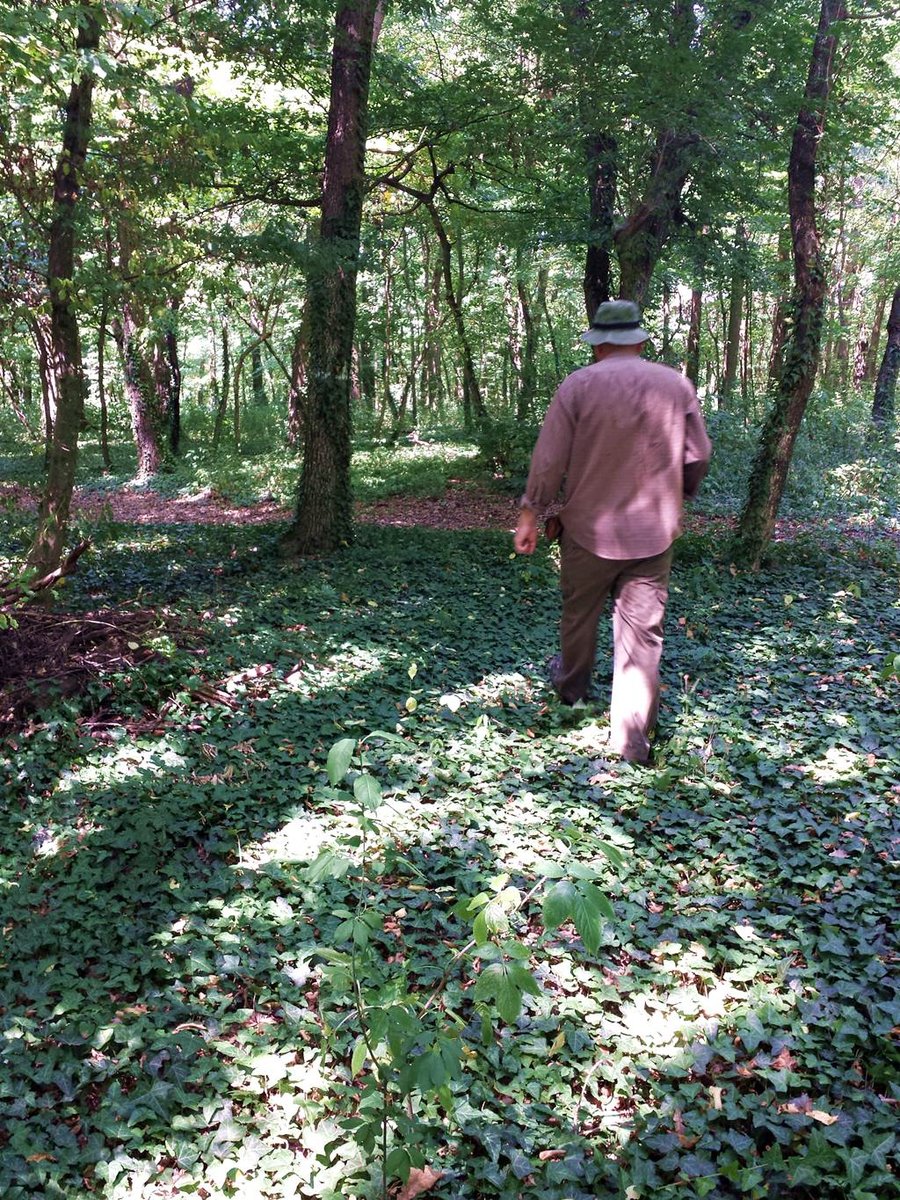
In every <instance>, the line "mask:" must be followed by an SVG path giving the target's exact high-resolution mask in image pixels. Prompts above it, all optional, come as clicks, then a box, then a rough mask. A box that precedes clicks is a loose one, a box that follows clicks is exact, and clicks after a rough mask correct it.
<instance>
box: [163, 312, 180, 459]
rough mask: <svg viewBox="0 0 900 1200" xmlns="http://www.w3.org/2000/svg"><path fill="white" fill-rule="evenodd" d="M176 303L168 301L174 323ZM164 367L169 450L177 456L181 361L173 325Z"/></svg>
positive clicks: (167, 335) (170, 330)
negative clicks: (166, 384) (166, 385)
mask: <svg viewBox="0 0 900 1200" xmlns="http://www.w3.org/2000/svg"><path fill="white" fill-rule="evenodd" d="M177 308H178V303H177V301H175V300H170V301H169V309H170V311H171V313H172V321H173V322H174V319H175V313H176V311H177ZM166 367H167V379H168V387H169V449H170V450H171V451H172V454H173V455H177V454H178V452H179V450H180V449H181V359H180V358H179V355H178V334H177V333H176V331H175V326H174V324H172V325H170V326H169V328H168V329H167V330H166Z"/></svg>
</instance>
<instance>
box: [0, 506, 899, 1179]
mask: <svg viewBox="0 0 900 1200" xmlns="http://www.w3.org/2000/svg"><path fill="white" fill-rule="evenodd" d="M4 494H5V496H6V500H7V503H6V504H5V505H4V504H2V503H0V535H2V536H0V545H2V546H3V547H4V552H5V553H6V554H8V555H10V556H15V555H21V553H22V549H23V547H26V546H27V544H28V537H29V535H30V532H31V526H32V523H33V516H32V513H31V512H28V511H25V510H24V509H23V508H22V507H21V505H20V501H22V502H23V503H24V504H26V505H29V504H33V497H31V496H30V494H28V493H24V492H15V493H13V492H12V491H11V489H10V487H9V486H8V485H7V487H6V488H5V489H4ZM77 504H78V505H79V506H80V508H79V509H78V511H79V514H80V515H79V517H78V518H77V523H78V525H79V528H80V530H81V531H83V532H84V533H86V534H88V535H89V536H90V537H91V539H92V542H93V548H92V550H91V551H89V552H87V553H86V554H85V555H84V556H83V558H82V559H80V560H79V562H78V569H77V571H76V572H75V574H74V575H73V576H72V577H71V578H69V579H67V580H66V582H65V586H64V590H63V592H62V593H61V595H60V597H59V607H58V608H56V609H51V610H49V611H47V610H37V609H36V608H34V607H33V606H26V607H25V608H23V609H21V610H19V611H15V610H14V611H13V612H12V614H11V615H12V617H13V620H14V621H17V622H18V628H12V627H11V628H6V629H3V630H0V668H4V669H9V668H10V667H15V666H16V661H17V660H16V653H18V652H21V656H22V657H21V660H20V661H19V666H21V667H22V670H21V671H19V672H18V675H17V678H15V679H13V680H11V681H10V683H9V686H8V687H7V688H6V689H5V696H4V701H5V705H6V711H5V712H0V723H2V728H0V794H2V796H3V797H4V804H3V805H0V845H2V846H3V854H2V855H0V929H2V930H3V932H4V947H3V954H2V958H3V963H2V967H3V969H2V972H0V1194H2V1195H3V1196H4V1200H33V1198H34V1197H38V1196H41V1197H43V1196H48V1197H53V1196H57V1197H59V1196H74V1195H85V1196H93V1197H95V1200H126V1198H127V1200H134V1198H135V1197H138V1196H139V1197H140V1198H141V1200H174V1198H176V1197H182V1196H183V1197H192V1196H201V1197H203V1198H204V1200H231V1198H233V1197H234V1196H238V1195H239V1196H241V1197H243V1198H245V1200H251V1198H252V1200H257V1198H258V1200H381V1198H383V1197H387V1196H390V1197H393V1198H396V1200H399V1198H400V1197H402V1198H403V1200H413V1198H414V1197H418V1196H426V1197H427V1198H428V1200H594V1198H596V1197H610V1198H611V1197H616V1200H619V1198H620V1197H628V1198H629V1200H702V1198H703V1197H706V1198H707V1200H737V1198H738V1197H744V1198H749V1200H770V1198H772V1197H779V1200H896V1198H897V1197H898V1196H900V1180H898V1170H897V1156H898V1151H900V1138H898V1132H897V1111H898V1106H900V941H898V927H897V922H896V904H897V901H896V896H897V878H898V876H897V871H898V862H900V770H898V759H897V750H896V747H897V744H898V740H900V728H898V711H900V655H897V652H896V648H897V646H898V644H900V599H898V553H897V537H896V533H897V531H896V527H895V525H892V524H891V523H890V522H887V521H880V522H876V521H865V520H849V519H847V520H839V519H837V518H835V519H833V520H825V519H820V520H817V521H809V522H807V521H804V522H802V523H800V522H796V521H785V522H782V523H781V524H780V526H779V535H780V537H781V539H782V540H781V541H779V542H778V543H776V545H774V546H773V552H772V557H771V562H770V563H769V564H768V566H767V569H766V570H765V571H763V572H760V573H758V574H754V575H745V574H742V573H740V572H735V571H734V570H733V568H732V567H731V565H730V563H729V561H728V559H727V556H726V548H727V538H726V537H724V536H723V534H724V533H725V532H726V530H727V527H728V525H729V523H730V518H729V517H727V516H723V515H719V514H715V513H706V514H704V513H703V512H695V513H693V514H692V515H691V517H690V520H689V523H688V529H687V532H686V534H685V536H684V537H683V538H682V539H681V540H680V541H679V543H678V551H677V558H676V564H675V570H674V575H673V585H672V590H671V599H670V605H669V617H668V621H667V634H666V646H665V655H664V660H663V706H662V715H661V729H660V735H659V738H658V741H657V743H656V746H655V758H654V764H653V766H652V767H651V768H641V767H631V766H627V765H623V764H621V763H616V762H615V760H609V759H608V758H607V751H606V737H607V733H608V720H607V715H606V704H607V700H608V683H609V662H608V656H607V651H606V649H605V648H601V652H600V661H599V665H598V680H597V682H598V693H597V697H596V700H594V701H592V702H591V703H590V704H589V705H588V706H586V707H585V708H584V709H575V710H564V709H562V708H561V707H560V706H559V705H558V704H556V703H555V701H554V698H553V696H552V693H551V691H550V689H549V687H548V685H547V682H546V679H545V673H544V664H545V662H546V659H547V657H548V656H549V654H550V653H552V651H553V649H554V647H555V642H556V629H557V620H558V607H557V606H558V598H557V597H558V592H557V583H558V577H557V567H556V558H555V551H548V549H547V548H546V546H545V545H544V544H542V545H541V546H540V547H539V549H538V552H537V553H536V554H535V555H534V556H533V557H531V558H528V559H523V558H516V557H515V556H513V555H512V553H511V549H512V548H511V545H510V538H509V530H510V529H511V527H512V525H513V522H514V518H515V501H514V499H513V498H511V497H510V496H509V495H506V496H504V495H501V494H495V493H491V492H489V491H485V490H484V489H481V488H478V487H475V486H471V487H470V486H462V485H457V484H452V485H451V486H450V487H449V488H448V489H447V491H446V493H445V495H444V497H443V498H442V499H430V500H429V499H426V500H423V499H421V498H419V499H416V498H410V497H398V498H396V499H390V500H382V501H371V502H368V503H366V504H365V505H360V507H359V509H358V514H357V515H358V520H359V524H358V527H357V536H356V540H355V542H354V544H353V545H352V546H350V547H348V548H346V549H345V550H344V551H342V552H341V553H340V554H338V555H334V556H332V557H330V558H328V559H322V560H318V561H300V562H284V561H282V560H280V559H279V558H278V556H277V554H276V553H275V547H276V542H277V536H278V527H277V526H278V522H280V521H282V520H284V519H286V518H288V517H289V513H288V512H287V511H286V510H285V509H284V508H280V507H278V506H277V505H275V504H274V502H267V503H264V504H262V505H253V506H238V505H234V504H229V503H227V502H226V501H224V500H222V499H221V498H219V497H216V496H215V495H214V494H212V493H203V492H197V495H196V497H195V498H194V499H193V500H188V499H184V498H174V499H172V498H164V497H161V496H158V495H157V494H155V493H153V492H150V491H144V490H141V491H139V492H138V491H137V490H134V491H133V492H132V493H131V494H129V493H128V492H127V490H122V489H118V490H115V491H114V490H108V491H107V492H106V493H105V494H104V495H102V496H100V495H91V494H90V493H89V492H84V493H81V494H80V495H79V497H78V500H77ZM63 606H64V611H63ZM42 638H45V639H46V641H45V648H46V651H47V653H46V655H45V658H44V661H43V662H40V663H38V662H36V660H35V658H34V655H35V653H36V647H37V645H38V642H39V641H40V640H41V639H42ZM604 641H605V639H604ZM61 668H64V669H61ZM0 675H2V670H0ZM0 686H2V684H0ZM4 717H7V718H8V719H7V720H5V721H4V720H3V718H4ZM373 731H381V732H379V733H376V732H373ZM351 752H352V758H353V761H352V763H351V762H350V754H351ZM348 767H349V773H348V770H347V769H348ZM385 1151H386V1152H387V1153H386V1156H385ZM385 1162H387V1164H388V1165H387V1174H388V1185H387V1187H385V1184H384V1177H383V1175H382V1165H383V1164H384V1163H385ZM407 1172H409V1174H408V1179H407V1182H406V1183H405V1184H402V1183H401V1181H400V1179H399V1178H398V1177H399V1176H402V1175H405V1174H406V1173H407Z"/></svg>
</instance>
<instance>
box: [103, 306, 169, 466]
mask: <svg viewBox="0 0 900 1200" xmlns="http://www.w3.org/2000/svg"><path fill="white" fill-rule="evenodd" d="M113 332H114V335H115V339H116V343H117V344H118V347H119V353H120V355H121V358H122V371H123V375H124V380H125V396H126V398H127V400H128V407H129V410H130V412H131V430H132V434H133V436H134V444H135V447H136V449H137V477H138V479H150V478H152V476H154V475H156V474H157V473H158V472H159V470H160V468H161V467H162V463H163V445H164V436H165V434H164V426H165V414H164V413H162V412H160V411H159V405H158V393H157V384H156V380H155V379H154V372H153V369H152V368H151V365H150V362H149V361H148V359H147V356H146V354H145V353H144V351H143V348H142V347H141V345H140V337H139V322H138V319H137V317H136V316H135V312H134V303H133V301H132V300H131V299H126V300H125V301H124V302H123V304H122V315H121V317H120V318H118V319H116V320H115V321H114V322H113Z"/></svg>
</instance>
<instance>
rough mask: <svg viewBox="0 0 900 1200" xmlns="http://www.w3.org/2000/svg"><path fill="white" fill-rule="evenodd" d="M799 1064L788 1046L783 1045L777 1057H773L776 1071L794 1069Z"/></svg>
mask: <svg viewBox="0 0 900 1200" xmlns="http://www.w3.org/2000/svg"><path fill="white" fill-rule="evenodd" d="M796 1065H797V1060H796V1058H794V1056H793V1054H791V1052H790V1050H788V1048H787V1046H783V1047H782V1048H781V1050H779V1052H778V1054H777V1055H776V1056H775V1058H773V1059H772V1066H773V1067H774V1068H775V1070H776V1071H793V1069H794V1067H796Z"/></svg>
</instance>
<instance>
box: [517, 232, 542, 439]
mask: <svg viewBox="0 0 900 1200" xmlns="http://www.w3.org/2000/svg"><path fill="white" fill-rule="evenodd" d="M517 257H518V261H517V264H516V275H517V278H516V290H517V292H518V296H519V312H520V314H521V318H522V328H523V330H524V333H525V337H524V342H523V345H522V373H521V381H520V384H519V394H518V396H517V398H516V420H517V421H528V420H529V419H530V418H531V416H532V415H533V412H534V401H535V396H536V395H537V323H536V322H535V319H534V314H533V312H532V305H531V300H530V298H529V295H528V287H527V281H526V279H525V275H524V271H523V268H522V261H521V259H522V255H521V251H520V252H519V255H518V256H517Z"/></svg>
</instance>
